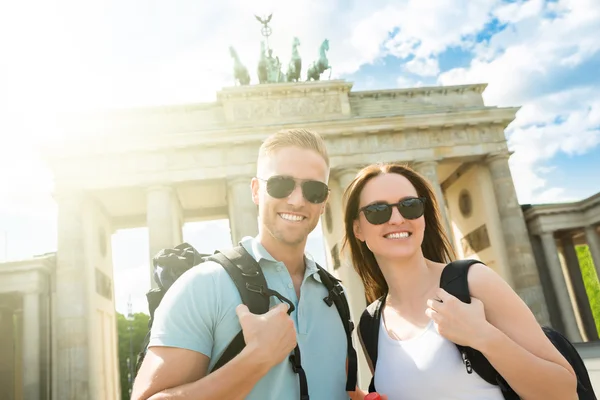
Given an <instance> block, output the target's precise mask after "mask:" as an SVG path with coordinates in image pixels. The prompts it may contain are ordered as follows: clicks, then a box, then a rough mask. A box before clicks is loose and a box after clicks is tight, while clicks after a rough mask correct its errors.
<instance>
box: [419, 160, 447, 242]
mask: <svg viewBox="0 0 600 400" xmlns="http://www.w3.org/2000/svg"><path fill="white" fill-rule="evenodd" d="M437 166H438V163H437V161H425V162H420V163H417V164H415V170H416V171H417V172H418V173H419V174H421V175H423V176H424V177H425V178H427V180H428V181H429V183H431V186H432V188H433V192H434V194H435V199H436V200H437V203H438V208H439V210H440V216H441V218H442V221H441V222H442V226H443V227H444V229H445V230H446V236H447V237H448V240H449V241H450V243H454V240H453V238H452V226H451V224H450V218H449V217H448V213H447V212H446V210H447V209H446V199H445V197H444V192H443V191H442V186H441V185H440V180H439V178H438V174H437Z"/></svg>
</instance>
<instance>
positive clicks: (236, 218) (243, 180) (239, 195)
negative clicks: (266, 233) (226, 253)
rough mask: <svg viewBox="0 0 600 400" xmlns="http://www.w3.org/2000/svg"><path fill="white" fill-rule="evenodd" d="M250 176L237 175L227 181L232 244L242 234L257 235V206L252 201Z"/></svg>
mask: <svg viewBox="0 0 600 400" xmlns="http://www.w3.org/2000/svg"><path fill="white" fill-rule="evenodd" d="M251 181H252V178H250V177H237V178H233V179H231V180H228V181H227V207H228V211H229V229H230V230H231V241H232V243H233V245H234V246H237V244H238V243H239V242H240V240H242V238H243V237H244V236H253V237H254V236H256V235H258V206H257V205H256V204H254V201H252V188H251V186H250V182H251Z"/></svg>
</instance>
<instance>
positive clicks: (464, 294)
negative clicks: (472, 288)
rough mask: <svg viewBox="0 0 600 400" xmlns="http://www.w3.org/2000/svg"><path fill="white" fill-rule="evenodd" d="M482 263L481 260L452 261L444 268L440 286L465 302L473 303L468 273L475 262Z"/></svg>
mask: <svg viewBox="0 0 600 400" xmlns="http://www.w3.org/2000/svg"><path fill="white" fill-rule="evenodd" d="M478 263H481V261H479V260H456V261H452V262H451V263H449V264H448V265H446V266H445V267H444V269H443V270H442V276H441V277H440V287H441V288H442V289H444V290H445V291H446V292H448V293H450V294H451V295H453V296H454V297H456V298H458V299H459V300H460V301H462V302H463V303H471V293H470V292H469V281H468V280H467V274H468V272H469V268H471V266H472V265H473V264H478Z"/></svg>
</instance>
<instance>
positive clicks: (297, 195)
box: [287, 185, 304, 206]
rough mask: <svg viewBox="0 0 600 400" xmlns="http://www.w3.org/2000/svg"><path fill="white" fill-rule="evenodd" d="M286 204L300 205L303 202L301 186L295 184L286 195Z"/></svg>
mask: <svg viewBox="0 0 600 400" xmlns="http://www.w3.org/2000/svg"><path fill="white" fill-rule="evenodd" d="M287 202H288V204H291V205H297V206H299V205H302V204H304V196H303V195H302V188H301V187H300V185H296V187H295V188H294V190H293V191H292V193H290V195H289V196H288V200H287Z"/></svg>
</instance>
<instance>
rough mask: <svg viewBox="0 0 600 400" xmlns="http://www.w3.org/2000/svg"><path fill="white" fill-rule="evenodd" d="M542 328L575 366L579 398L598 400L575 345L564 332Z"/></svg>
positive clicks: (582, 399) (581, 399)
mask: <svg viewBox="0 0 600 400" xmlns="http://www.w3.org/2000/svg"><path fill="white" fill-rule="evenodd" d="M542 330H543V331H544V333H545V334H546V337H547V338H548V339H549V340H550V342H552V344H553V345H554V347H556V348H557V349H558V351H559V352H560V354H562V356H563V357H564V358H565V359H566V360H567V361H568V362H569V364H571V366H572V367H573V370H574V371H575V375H576V376H577V394H578V395H579V399H580V400H596V394H595V393H594V387H593V386H592V382H591V380H590V375H589V373H588V370H587V367H586V366H585V363H584V362H583V360H582V359H581V355H580V354H579V352H578V351H577V349H576V348H575V346H573V344H572V343H571V342H570V341H569V339H567V338H566V337H565V336H564V335H563V334H562V333H560V332H558V331H557V330H555V329H553V328H550V327H547V326H544V327H542Z"/></svg>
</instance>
